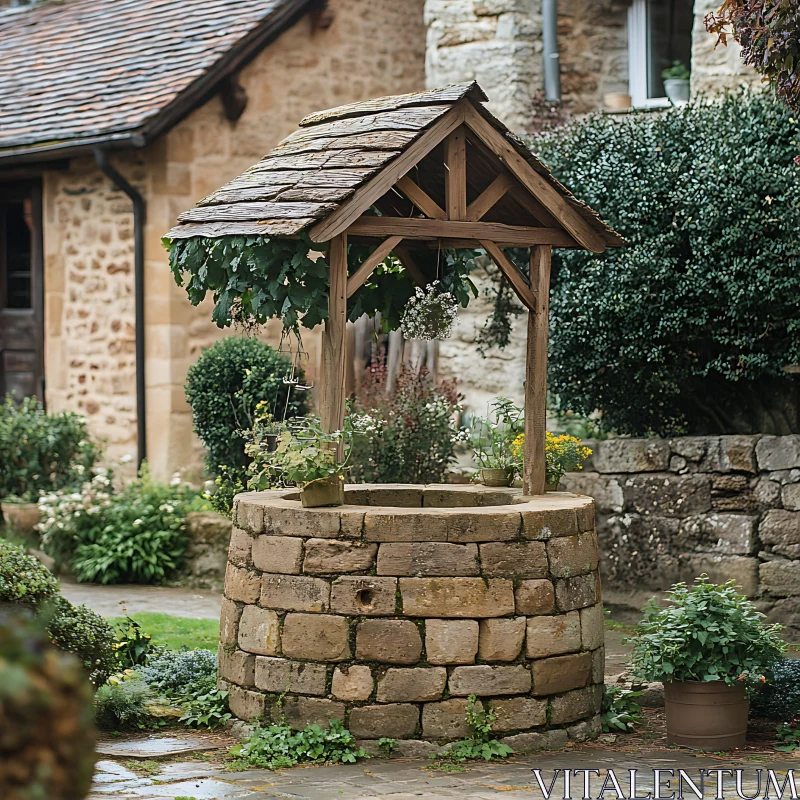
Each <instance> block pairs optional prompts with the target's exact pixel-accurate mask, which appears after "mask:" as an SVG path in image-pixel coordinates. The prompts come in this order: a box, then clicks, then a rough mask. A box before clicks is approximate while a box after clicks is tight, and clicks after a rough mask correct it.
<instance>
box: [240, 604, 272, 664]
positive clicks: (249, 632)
mask: <svg viewBox="0 0 800 800" xmlns="http://www.w3.org/2000/svg"><path fill="white" fill-rule="evenodd" d="M239 647H241V648H242V650H246V651H247V652H248V653H258V654H260V655H264V656H274V655H277V654H278V653H280V649H281V625H280V620H279V619H278V615H277V614H276V613H275V612H274V611H270V610H269V609H266V608H259V607H258V606H245V607H244V610H243V611H242V618H241V620H240V621H239Z"/></svg>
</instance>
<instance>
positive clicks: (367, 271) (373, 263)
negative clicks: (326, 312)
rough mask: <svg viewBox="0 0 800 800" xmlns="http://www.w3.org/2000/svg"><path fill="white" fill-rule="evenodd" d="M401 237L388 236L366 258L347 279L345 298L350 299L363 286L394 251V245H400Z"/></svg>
mask: <svg viewBox="0 0 800 800" xmlns="http://www.w3.org/2000/svg"><path fill="white" fill-rule="evenodd" d="M402 240H403V237H402V236H390V237H389V238H388V239H384V240H383V241H382V242H381V243H380V244H379V245H378V246H377V247H376V248H375V250H374V251H373V252H372V254H371V255H370V256H368V257H367V258H366V260H365V261H364V263H363V264H362V265H361V266H360V267H359V268H358V269H357V270H356V271H355V272H354V273H353V274H352V275H351V276H350V277H349V278H348V279H347V298H348V299H350V298H351V297H352V296H353V295H354V294H355V292H356V290H357V289H358V288H359V287H360V286H363V284H364V283H365V282H366V280H367V279H368V278H369V276H370V275H372V273H373V272H374V271H375V267H377V266H378V264H380V263H381V261H383V260H384V259H385V258H386V256H388V255H389V253H391V252H392V250H394V247H395V245H397V244H400V242H401V241H402Z"/></svg>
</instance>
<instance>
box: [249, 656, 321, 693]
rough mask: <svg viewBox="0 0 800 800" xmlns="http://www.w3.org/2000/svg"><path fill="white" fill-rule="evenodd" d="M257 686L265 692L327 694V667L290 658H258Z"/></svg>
mask: <svg viewBox="0 0 800 800" xmlns="http://www.w3.org/2000/svg"><path fill="white" fill-rule="evenodd" d="M255 681H256V686H257V687H258V688H259V689H262V690H263V691H265V692H273V693H275V694H283V693H284V692H291V693H293V694H316V695H323V694H325V689H326V687H327V667H326V666H325V664H310V663H308V662H305V661H290V660H289V659H288V658H265V657H264V656H259V657H258V658H256V677H255Z"/></svg>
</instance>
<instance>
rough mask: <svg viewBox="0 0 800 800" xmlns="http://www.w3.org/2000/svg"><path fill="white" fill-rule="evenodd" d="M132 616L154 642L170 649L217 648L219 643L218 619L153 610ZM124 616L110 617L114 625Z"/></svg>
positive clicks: (122, 619) (109, 619) (121, 620)
mask: <svg viewBox="0 0 800 800" xmlns="http://www.w3.org/2000/svg"><path fill="white" fill-rule="evenodd" d="M132 617H133V618H134V619H135V620H136V621H137V622H138V623H139V624H140V625H141V626H142V630H143V631H144V632H145V633H149V634H150V636H151V637H152V641H153V643H154V644H160V645H164V646H166V647H168V648H169V649H170V650H180V648H181V647H183V646H186V647H188V648H189V649H190V650H194V649H196V648H198V647H202V648H204V649H206V650H216V649H217V645H218V644H219V620H216V619H189V618H188V617H173V616H171V615H170V614H158V613H156V612H153V611H142V612H141V613H140V614H133V615H132ZM124 619H125V618H124V617H109V618H108V621H109V622H110V623H111V624H112V625H113V624H114V623H116V622H123V621H124Z"/></svg>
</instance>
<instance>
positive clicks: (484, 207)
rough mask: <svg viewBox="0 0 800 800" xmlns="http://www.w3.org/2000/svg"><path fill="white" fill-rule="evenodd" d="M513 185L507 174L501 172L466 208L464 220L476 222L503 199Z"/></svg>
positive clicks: (512, 179) (512, 180) (511, 178)
mask: <svg viewBox="0 0 800 800" xmlns="http://www.w3.org/2000/svg"><path fill="white" fill-rule="evenodd" d="M513 185H514V178H513V177H512V176H511V175H510V174H509V173H508V172H503V173H501V174H500V175H498V176H497V177H496V178H495V179H494V180H493V181H492V182H491V183H490V184H489V185H488V186H487V187H486V188H485V189H484V190H483V192H481V194H480V195H479V196H478V197H477V198H476V199H475V200H473V201H472V202H471V203H470V204H469V205H468V206H467V214H466V217H465V219H467V220H469V221H470V222H477V221H478V220H479V219H481V218H482V217H483V216H484V215H485V214H487V213H488V212H489V211H490V210H491V209H492V208H494V206H495V205H497V203H498V202H500V200H501V199H502V198H503V197H505V195H506V192H508V190H509V189H510V188H511V187H512V186H513Z"/></svg>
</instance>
